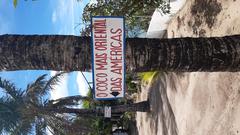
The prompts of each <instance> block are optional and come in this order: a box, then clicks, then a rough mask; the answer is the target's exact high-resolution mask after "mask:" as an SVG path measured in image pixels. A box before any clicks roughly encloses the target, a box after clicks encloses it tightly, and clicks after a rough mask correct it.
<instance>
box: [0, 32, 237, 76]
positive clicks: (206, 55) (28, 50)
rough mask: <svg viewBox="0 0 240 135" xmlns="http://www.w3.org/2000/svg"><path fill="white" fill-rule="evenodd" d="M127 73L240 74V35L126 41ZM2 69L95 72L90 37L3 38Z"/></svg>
mask: <svg viewBox="0 0 240 135" xmlns="http://www.w3.org/2000/svg"><path fill="white" fill-rule="evenodd" d="M125 58H126V64H127V71H149V70H163V71H184V72H188V71H190V72H192V71H240V35H233V36H226V37H209V38H189V37H187V38H175V39H146V38H145V39H142V38H130V39H126V55H125ZM0 61H1V63H0V70H32V69H35V70H38V69H42V70H57V71H89V70H91V46H90V37H78V36H60V35H42V36H39V35H31V36H24V35H2V36H0Z"/></svg>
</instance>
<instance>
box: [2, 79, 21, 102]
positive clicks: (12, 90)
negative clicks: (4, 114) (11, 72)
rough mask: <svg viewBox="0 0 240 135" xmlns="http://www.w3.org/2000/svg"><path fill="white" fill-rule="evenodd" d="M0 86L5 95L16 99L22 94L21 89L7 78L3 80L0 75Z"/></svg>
mask: <svg viewBox="0 0 240 135" xmlns="http://www.w3.org/2000/svg"><path fill="white" fill-rule="evenodd" d="M0 88H2V89H3V90H4V92H5V93H6V94H7V95H9V96H11V97H12V98H14V99H18V98H20V97H21V96H22V95H23V91H22V90H21V89H17V88H16V87H15V85H14V84H13V83H11V82H10V81H8V80H4V79H2V78H1V77H0Z"/></svg>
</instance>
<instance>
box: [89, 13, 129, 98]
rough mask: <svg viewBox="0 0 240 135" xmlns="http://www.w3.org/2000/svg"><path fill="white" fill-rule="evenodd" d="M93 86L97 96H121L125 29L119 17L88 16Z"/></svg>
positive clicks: (122, 95) (122, 90)
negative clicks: (90, 32)
mask: <svg viewBox="0 0 240 135" xmlns="http://www.w3.org/2000/svg"><path fill="white" fill-rule="evenodd" d="M92 50H93V52H92V58H93V61H92V62H93V63H92V65H93V68H92V72H93V82H94V83H93V87H94V96H95V99H97V100H113V99H116V98H121V97H124V88H125V58H124V51H125V30H124V19H123V17H115V16H113V17H112V16H96V17H92Z"/></svg>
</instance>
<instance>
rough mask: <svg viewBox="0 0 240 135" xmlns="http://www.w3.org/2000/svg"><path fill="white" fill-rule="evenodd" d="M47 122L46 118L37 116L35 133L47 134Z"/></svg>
mask: <svg viewBox="0 0 240 135" xmlns="http://www.w3.org/2000/svg"><path fill="white" fill-rule="evenodd" d="M46 129H47V124H46V123H45V121H44V119H42V118H37V119H36V123H35V133H36V135H46V134H47V133H46Z"/></svg>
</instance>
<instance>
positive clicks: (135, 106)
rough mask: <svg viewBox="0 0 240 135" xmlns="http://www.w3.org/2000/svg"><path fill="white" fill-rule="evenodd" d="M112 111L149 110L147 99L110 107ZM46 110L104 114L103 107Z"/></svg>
mask: <svg viewBox="0 0 240 135" xmlns="http://www.w3.org/2000/svg"><path fill="white" fill-rule="evenodd" d="M111 108H112V109H111V112H112V113H123V112H136V111H137V112H148V111H150V105H149V101H142V102H138V103H133V104H126V105H117V106H112V107H111ZM44 110H45V111H47V112H54V113H74V114H78V115H81V116H89V115H96V114H98V115H102V114H104V109H103V108H100V109H75V108H66V107H64V108H51V107H50V108H44Z"/></svg>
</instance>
